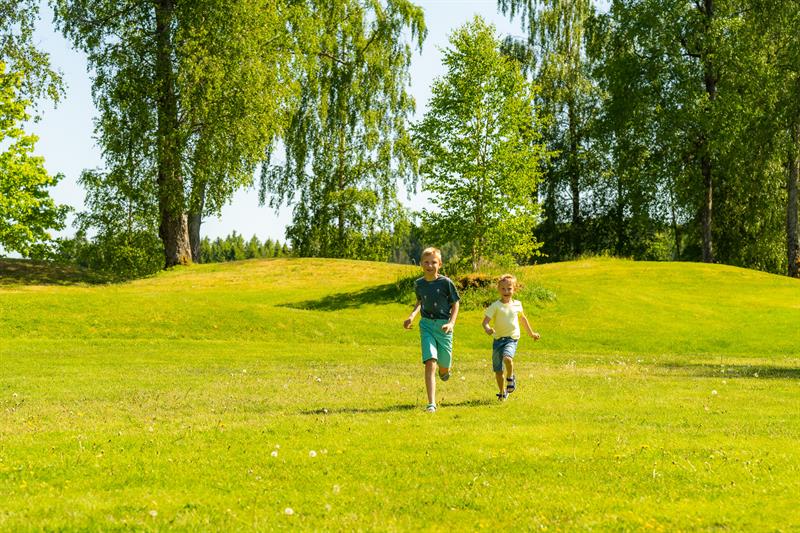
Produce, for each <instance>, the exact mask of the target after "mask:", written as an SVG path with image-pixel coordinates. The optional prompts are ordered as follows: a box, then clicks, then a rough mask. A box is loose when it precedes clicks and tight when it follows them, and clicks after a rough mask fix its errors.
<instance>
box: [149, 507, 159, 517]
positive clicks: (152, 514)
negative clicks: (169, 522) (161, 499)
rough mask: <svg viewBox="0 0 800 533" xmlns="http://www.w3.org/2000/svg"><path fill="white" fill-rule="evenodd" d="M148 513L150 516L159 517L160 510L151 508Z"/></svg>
mask: <svg viewBox="0 0 800 533" xmlns="http://www.w3.org/2000/svg"><path fill="white" fill-rule="evenodd" d="M148 514H149V515H150V516H152V517H153V518H155V517H157V516H158V511H156V510H155V509H151V510H150V512H149V513H148Z"/></svg>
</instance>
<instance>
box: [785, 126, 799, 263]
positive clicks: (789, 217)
mask: <svg viewBox="0 0 800 533" xmlns="http://www.w3.org/2000/svg"><path fill="white" fill-rule="evenodd" d="M788 163H789V165H788V167H789V168H788V176H787V182H788V183H787V184H786V188H787V190H788V193H789V195H788V201H787V204H786V249H787V252H788V257H787V259H788V260H789V261H788V269H787V273H788V275H789V276H791V277H793V278H798V277H800V236H799V235H798V228H797V225H798V218H797V217H798V209H797V207H798V205H797V187H798V179H800V117H797V119H796V121H795V123H794V124H793V125H792V140H791V145H790V147H789V159H788Z"/></svg>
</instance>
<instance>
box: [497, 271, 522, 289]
mask: <svg viewBox="0 0 800 533" xmlns="http://www.w3.org/2000/svg"><path fill="white" fill-rule="evenodd" d="M505 280H508V281H510V282H511V284H512V285H513V286H514V287H516V286H517V277H516V276H515V275H514V274H503V275H502V276H500V277H499V278H498V279H497V285H498V286H500V284H501V283H502V282H503V281H505Z"/></svg>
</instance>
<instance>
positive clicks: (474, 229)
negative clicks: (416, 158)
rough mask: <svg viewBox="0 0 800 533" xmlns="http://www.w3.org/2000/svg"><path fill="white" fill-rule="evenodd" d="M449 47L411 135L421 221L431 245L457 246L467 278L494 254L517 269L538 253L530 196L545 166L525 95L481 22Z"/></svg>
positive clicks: (529, 92) (529, 95)
mask: <svg viewBox="0 0 800 533" xmlns="http://www.w3.org/2000/svg"><path fill="white" fill-rule="evenodd" d="M450 43H451V48H448V49H447V50H445V51H444V60H443V61H444V64H445V66H446V67H447V73H446V74H445V75H444V76H443V77H442V78H439V79H437V80H436V81H435V82H434V85H433V88H432V96H431V101H430V102H429V106H428V111H427V113H426V114H425V117H424V118H423V120H422V122H421V123H419V124H418V125H417V126H415V137H416V138H415V142H416V145H417V147H418V149H419V151H420V153H421V154H422V157H423V160H422V165H421V173H422V175H423V177H424V183H423V189H424V190H426V191H428V192H429V193H431V195H432V198H431V201H432V204H433V205H432V207H431V208H429V209H426V210H425V211H424V212H423V213H421V216H422V217H423V220H424V221H425V222H426V223H427V224H429V225H430V227H431V234H432V235H434V236H435V238H436V239H437V240H436V241H433V242H438V243H443V242H447V241H456V242H458V243H459V244H460V245H461V247H462V249H463V250H464V251H465V253H466V254H467V256H468V258H469V260H470V261H471V262H472V265H473V270H477V268H478V267H479V265H480V264H481V263H482V262H483V261H484V260H485V259H488V258H493V257H495V256H499V255H508V256H512V257H514V258H516V259H518V260H520V261H526V260H528V259H529V258H531V257H532V256H534V255H535V254H536V250H537V248H538V247H539V243H537V242H536V240H535V238H534V235H533V230H534V228H535V227H536V224H537V222H538V214H539V206H538V204H537V202H536V195H535V191H536V187H537V183H538V182H539V179H540V176H541V172H540V167H541V165H542V163H543V162H544V160H545V159H546V157H547V151H546V149H545V147H544V145H543V144H542V143H541V142H540V139H541V135H540V133H539V124H540V119H539V116H538V114H537V112H536V110H535V106H534V102H533V99H534V95H535V89H534V87H533V86H532V85H531V84H530V83H528V82H527V81H526V80H525V79H524V78H523V77H522V75H521V73H520V70H519V66H518V65H517V63H516V62H515V61H514V60H512V59H510V58H508V57H506V56H504V55H503V54H502V53H501V52H500V42H499V40H498V39H497V37H496V35H495V30H494V28H493V27H491V26H488V25H487V24H486V23H485V22H484V21H483V19H481V18H479V17H476V18H475V19H474V20H473V21H472V22H470V23H467V24H466V25H465V26H464V27H462V28H460V29H458V30H457V31H455V32H454V33H453V35H452V37H451V39H450Z"/></svg>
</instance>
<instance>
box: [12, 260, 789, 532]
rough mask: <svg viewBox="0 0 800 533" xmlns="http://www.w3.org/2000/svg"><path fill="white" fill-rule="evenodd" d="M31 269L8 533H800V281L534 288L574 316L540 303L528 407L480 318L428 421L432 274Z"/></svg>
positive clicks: (464, 322) (526, 364)
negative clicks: (401, 284)
mask: <svg viewBox="0 0 800 533" xmlns="http://www.w3.org/2000/svg"><path fill="white" fill-rule="evenodd" d="M15 265H16V267H17V270H19V268H20V265H22V264H21V263H16V264H15ZM23 266H24V265H23ZM22 271H23V274H22V275H20V273H19V271H17V272H16V273H15V275H13V276H11V275H8V273H7V271H6V274H5V275H4V274H3V273H2V272H3V271H2V270H0V530H4V531H5V530H8V531H27V530H31V531H38V530H59V531H85V530H103V531H113V530H130V529H136V530H185V531H199V530H209V531H212V530H214V531H216V530H225V531H246V530H261V531H270V530H296V529H305V530H328V531H351V530H364V531H416V530H426V531H466V530H476V529H487V530H494V531H497V530H503V529H506V530H547V531H571V530H589V529H591V530H645V529H652V530H656V531H658V530H661V531H676V530H684V531H688V530H715V531H719V530H722V531H796V530H798V529H800V506H799V505H798V501H800V500H799V499H798V498H799V497H798V495H800V282H799V281H797V280H791V279H787V278H784V277H780V276H772V275H767V274H763V273H758V272H754V271H749V270H742V269H737V268H731V267H725V266H719V265H699V264H688V263H638V262H631V261H622V260H611V259H597V260H586V261H577V262H570V263H562V264H553V265H545V266H537V267H532V268H525V269H523V270H522V271H521V273H520V277H521V279H522V281H523V282H524V283H526V284H528V285H531V286H532V285H540V286H542V287H544V288H546V289H548V290H549V291H551V292H552V293H554V294H555V299H554V300H552V301H546V302H535V301H527V302H524V303H525V304H526V311H527V314H528V317H529V318H530V319H531V321H532V323H533V325H534V329H536V330H537V331H539V332H540V333H541V334H542V339H541V340H540V341H539V342H536V343H534V342H533V341H532V340H531V339H529V338H523V339H522V340H521V341H520V350H519V352H518V357H517V375H518V383H519V386H518V390H517V392H515V393H514V394H513V395H512V396H511V398H510V399H509V400H508V401H507V402H505V403H502V404H500V403H497V401H496V399H495V396H494V393H495V390H494V388H495V385H494V377H493V374H492V372H491V366H490V346H491V340H490V339H489V337H487V336H486V335H485V334H484V333H483V332H482V330H481V327H480V322H481V319H482V312H481V311H480V310H477V309H476V310H470V311H464V312H462V313H461V314H460V315H459V320H458V324H457V327H456V341H455V343H456V353H455V370H454V375H453V378H452V379H451V380H450V381H449V382H447V383H439V387H438V396H439V400H440V402H441V404H442V405H441V408H440V409H439V411H438V412H437V413H435V414H428V413H425V412H424V411H423V408H424V405H425V394H424V383H423V376H422V365H421V364H420V361H419V357H420V356H419V349H418V330H417V327H416V326H415V328H414V330H413V331H411V332H408V331H404V330H403V329H402V325H401V324H402V321H403V319H404V318H405V317H406V316H407V314H408V312H409V310H410V306H409V305H408V304H407V303H404V302H399V301H398V298H397V294H396V292H397V291H396V290H395V284H396V282H397V281H398V280H401V279H404V278H407V277H408V276H410V275H413V274H415V272H416V270H415V269H414V268H413V267H405V266H398V265H389V264H380V263H369V262H356V261H337V260H322V259H280V260H266V261H246V262H239V263H230V264H214V265H201V266H194V267H191V268H188V269H178V270H175V271H171V272H165V273H162V274H160V275H158V276H156V277H153V278H149V279H143V280H138V281H135V282H131V283H124V284H114V285H86V284H81V283H80V282H79V280H80V277H79V276H77V277H75V276H73V277H69V276H67V277H65V276H63V275H60V274H59V275H52V276H47V275H41V272H37V273H36V274H35V275H34V274H33V273H32V274H31V275H30V276H27V277H26V275H25V274H24V268H22ZM406 300H407V299H406Z"/></svg>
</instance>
